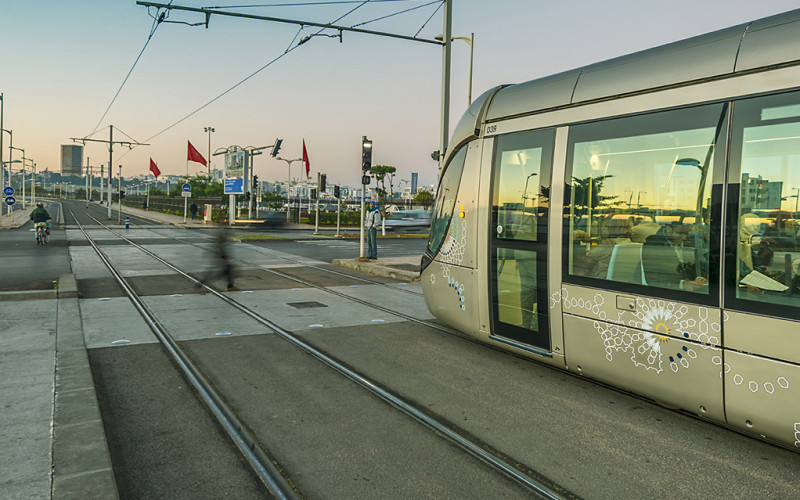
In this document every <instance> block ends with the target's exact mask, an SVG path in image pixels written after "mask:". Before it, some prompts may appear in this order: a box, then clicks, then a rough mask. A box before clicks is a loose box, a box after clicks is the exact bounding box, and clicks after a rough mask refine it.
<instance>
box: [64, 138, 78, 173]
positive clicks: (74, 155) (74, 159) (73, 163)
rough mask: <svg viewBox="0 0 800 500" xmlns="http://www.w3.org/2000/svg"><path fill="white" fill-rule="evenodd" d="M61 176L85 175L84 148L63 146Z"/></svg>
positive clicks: (76, 145)
mask: <svg viewBox="0 0 800 500" xmlns="http://www.w3.org/2000/svg"><path fill="white" fill-rule="evenodd" d="M61 175H77V176H81V175H83V146H81V145H79V144H62V145H61Z"/></svg>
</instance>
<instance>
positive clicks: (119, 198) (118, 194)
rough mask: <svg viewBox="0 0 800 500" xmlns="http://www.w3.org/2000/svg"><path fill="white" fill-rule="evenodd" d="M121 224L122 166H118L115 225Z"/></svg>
mask: <svg viewBox="0 0 800 500" xmlns="http://www.w3.org/2000/svg"><path fill="white" fill-rule="evenodd" d="M109 170H111V169H109ZM121 223H122V165H120V166H119V177H117V224H121Z"/></svg>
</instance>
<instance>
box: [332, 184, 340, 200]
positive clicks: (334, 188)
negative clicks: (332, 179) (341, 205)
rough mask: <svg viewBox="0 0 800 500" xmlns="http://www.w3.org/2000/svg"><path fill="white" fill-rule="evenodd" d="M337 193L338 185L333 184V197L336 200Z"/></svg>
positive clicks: (337, 197)
mask: <svg viewBox="0 0 800 500" xmlns="http://www.w3.org/2000/svg"><path fill="white" fill-rule="evenodd" d="M339 194H340V193H339V186H338V185H337V186H333V197H334V198H336V199H337V200H338V199H339Z"/></svg>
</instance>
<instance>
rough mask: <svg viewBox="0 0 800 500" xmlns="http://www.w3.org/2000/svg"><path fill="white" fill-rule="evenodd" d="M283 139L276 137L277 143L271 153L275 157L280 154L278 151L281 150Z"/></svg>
mask: <svg viewBox="0 0 800 500" xmlns="http://www.w3.org/2000/svg"><path fill="white" fill-rule="evenodd" d="M282 142H283V139H275V144H273V145H272V152H271V153H270V154H269V155H270V156H272V157H273V158H274V157H276V156H278V151H280V150H281V143H282Z"/></svg>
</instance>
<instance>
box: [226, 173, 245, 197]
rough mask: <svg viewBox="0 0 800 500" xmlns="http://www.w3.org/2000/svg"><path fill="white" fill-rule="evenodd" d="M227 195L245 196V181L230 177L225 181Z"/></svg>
mask: <svg viewBox="0 0 800 500" xmlns="http://www.w3.org/2000/svg"><path fill="white" fill-rule="evenodd" d="M224 193H225V194H244V179H240V178H236V177H229V178H227V179H225V188H224Z"/></svg>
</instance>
